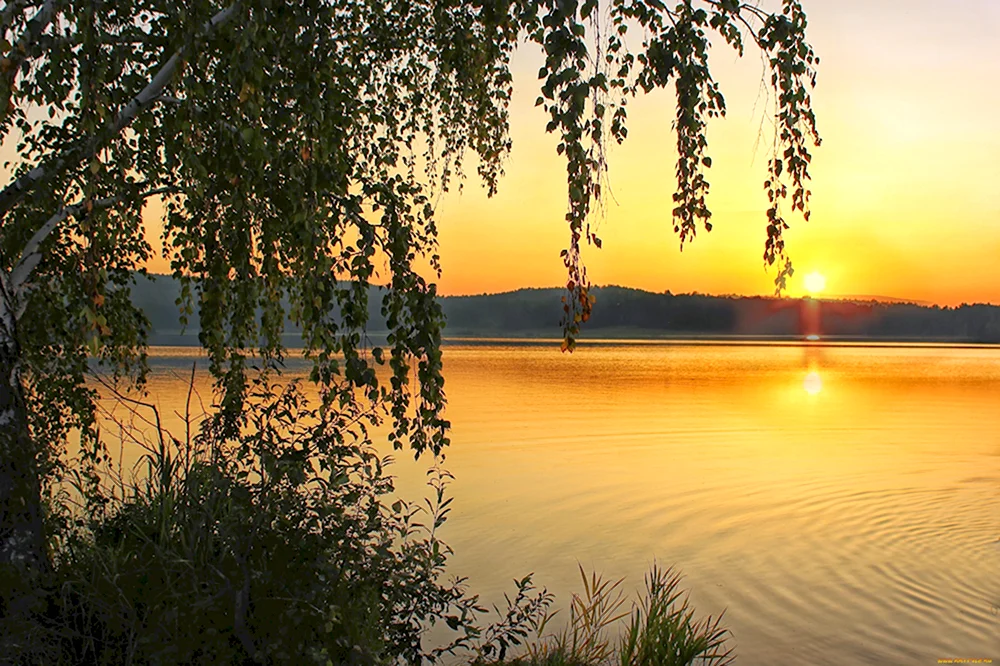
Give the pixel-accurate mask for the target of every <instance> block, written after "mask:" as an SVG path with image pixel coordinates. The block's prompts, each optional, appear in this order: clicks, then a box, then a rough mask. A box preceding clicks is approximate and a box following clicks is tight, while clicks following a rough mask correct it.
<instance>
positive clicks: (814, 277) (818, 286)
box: [804, 271, 826, 294]
mask: <svg viewBox="0 0 1000 666" xmlns="http://www.w3.org/2000/svg"><path fill="white" fill-rule="evenodd" d="M804 281H805V286H806V291H808V292H809V293H810V294H818V293H820V292H821V291H823V290H824V289H825V288H826V278H825V277H823V275H822V274H821V273H817V272H816V271H813V272H812V273H810V274H809V275H807V276H806V277H805V280H804Z"/></svg>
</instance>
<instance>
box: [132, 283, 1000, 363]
mask: <svg viewBox="0 0 1000 666" xmlns="http://www.w3.org/2000/svg"><path fill="white" fill-rule="evenodd" d="M563 293H564V292H563V290H561V289H557V288H546V289H520V290H517V291H512V292H506V293H501V294H484V295H479V296H443V297H440V298H439V300H440V303H441V307H442V310H443V311H444V315H445V318H446V321H447V325H446V327H445V329H444V331H443V334H444V335H443V341H444V343H445V344H449V343H452V344H453V343H455V342H472V343H474V342H477V341H480V340H489V339H494V340H495V339H504V340H532V341H539V342H541V341H544V340H547V339H553V335H554V333H555V332H557V331H558V330H559V327H558V320H559V314H560V312H561V307H560V299H561V297H562V296H563ZM593 293H594V295H595V296H596V298H597V305H596V307H595V308H594V312H593V315H592V317H591V319H590V321H589V322H588V323H587V326H585V327H584V329H583V330H582V331H581V335H580V342H581V343H582V344H587V343H588V342H589V343H591V344H593V343H595V342H598V341H604V340H654V341H669V342H679V341H686V342H693V343H704V342H716V343H736V344H755V343H767V344H772V343H780V342H788V343H795V344H798V343H800V342H802V341H804V340H811V338H810V336H817V337H818V338H819V340H813V341H821V342H823V343H825V344H829V343H835V344H839V343H849V344H856V343H905V344H913V343H935V344H987V345H992V344H996V343H1000V306H996V305H986V304H972V305H960V306H956V307H939V306H927V305H918V304H914V303H900V302H891V303H889V302H880V301H859V300H832V299H812V298H773V297H762V296H707V295H703V294H672V293H670V292H665V293H662V294H656V293H652V292H647V291H642V290H639V289H630V288H625V287H615V286H609V287H597V288H594V289H593ZM382 294H383V291H382V290H381V288H378V287H372V288H371V289H370V293H369V298H368V322H369V327H368V328H369V330H368V336H369V337H370V338H372V339H373V340H375V339H379V338H383V337H384V336H385V335H386V334H387V332H386V330H385V320H384V317H383V316H382V315H381V312H380V309H381V296H382ZM179 295H180V287H179V285H178V283H177V282H176V281H175V280H174V279H173V278H171V277H169V276H162V275H157V276H150V277H144V276H137V280H136V284H135V285H134V287H133V289H132V299H133V302H134V303H135V304H136V305H137V306H138V307H140V308H141V309H142V310H143V311H144V312H145V313H146V316H147V317H148V318H149V323H150V336H149V343H150V344H151V345H153V346H195V345H199V344H200V343H199V340H198V322H197V319H196V318H192V320H191V321H190V323H189V325H188V327H187V328H186V329H181V328H180V326H179V324H178V321H179V310H178V307H177V306H176V305H175V302H176V301H177V299H178V297H179ZM332 316H333V317H334V318H336V317H337V313H335V312H334V313H332ZM282 338H283V340H284V341H285V346H286V347H288V348H294V347H297V346H299V343H300V341H301V337H300V335H299V331H298V330H297V329H296V328H295V326H294V325H293V324H292V323H291V322H286V324H285V332H284V334H283V335H282Z"/></svg>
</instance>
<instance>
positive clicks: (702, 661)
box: [473, 564, 734, 666]
mask: <svg viewBox="0 0 1000 666" xmlns="http://www.w3.org/2000/svg"><path fill="white" fill-rule="evenodd" d="M580 578H581V581H582V584H583V591H582V593H581V594H574V595H573V597H572V599H571V601H570V606H569V620H568V622H567V623H566V625H565V626H564V627H563V628H562V629H560V630H558V631H556V632H553V633H547V630H548V627H549V626H550V624H551V623H552V620H553V618H554V617H555V614H547V615H545V616H543V617H542V618H541V620H540V621H539V622H538V623H537V625H536V626H535V631H536V635H537V637H538V638H537V640H536V641H535V642H533V643H529V644H528V645H527V646H526V648H525V651H524V654H523V655H521V656H517V657H513V658H511V659H505V658H504V657H505V655H504V656H501V657H500V658H499V659H496V660H493V661H490V660H488V659H482V656H481V655H480V659H479V661H478V662H476V661H474V662H473V663H479V664H490V665H492V666H501V665H502V666H725V665H727V664H731V663H733V661H734V656H733V652H732V649H731V648H728V647H727V645H726V638H727V635H728V634H729V632H728V631H727V630H726V629H724V628H723V627H722V624H721V622H722V616H721V615H720V616H719V617H716V618H713V617H711V616H708V617H705V618H703V619H700V620H699V619H697V618H696V614H695V610H694V609H693V608H692V607H691V604H690V601H689V597H688V594H687V593H686V592H685V591H683V590H682V589H681V587H680V582H681V577H680V574H679V573H677V572H676V571H675V570H673V569H671V568H666V569H664V568H661V567H659V566H658V565H656V564H654V565H653V567H652V569H651V570H650V572H649V573H648V574H647V575H646V581H645V582H646V589H645V593H644V595H643V596H642V597H641V598H640V599H639V600H638V601H636V602H633V604H632V606H631V609H630V610H625V603H626V597H625V594H624V592H623V591H622V583H623V581H624V579H618V580H616V581H610V580H606V579H604V578H603V577H602V576H600V575H598V574H595V573H592V574H590V575H589V576H588V575H587V574H586V572H584V570H583V568H582V567H581V569H580ZM623 624H624V626H622V625H623Z"/></svg>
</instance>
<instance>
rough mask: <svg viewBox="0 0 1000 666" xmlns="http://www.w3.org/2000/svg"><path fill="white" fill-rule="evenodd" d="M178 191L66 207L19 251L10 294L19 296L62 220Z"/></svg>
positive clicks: (168, 189)
mask: <svg viewBox="0 0 1000 666" xmlns="http://www.w3.org/2000/svg"><path fill="white" fill-rule="evenodd" d="M178 191H179V190H178V189H177V188H176V187H173V186H167V187H156V188H153V189H151V190H147V191H145V192H142V193H140V194H137V195H135V196H134V197H132V196H129V195H127V194H120V195H118V196H115V197H108V198H106V199H97V200H89V199H88V200H86V201H81V202H80V203H77V204H73V205H72V206H66V207H65V208H63V209H62V210H60V211H59V212H58V213H56V214H55V215H53V216H52V217H50V218H49V219H48V221H47V222H46V223H45V224H43V225H42V227H41V228H40V229H39V230H38V231H36V232H35V234H34V235H33V236H32V237H31V238H30V239H29V240H28V243H27V244H26V245H25V246H24V250H22V251H21V258H20V259H19V260H18V262H17V263H16V264H15V265H14V268H13V269H12V270H11V272H10V289H11V294H12V295H13V296H15V297H17V296H19V295H20V292H21V289H22V287H23V286H24V284H25V283H26V282H27V281H28V278H29V277H31V273H32V272H33V271H34V270H35V268H36V267H37V266H38V263H39V262H40V261H41V260H42V253H41V252H40V247H41V244H42V243H43V242H44V241H45V239H46V238H48V237H49V235H50V234H51V233H52V232H53V231H55V229H56V227H58V226H59V225H60V224H61V223H62V222H63V221H64V220H66V219H67V218H69V217H72V216H75V215H78V214H79V213H80V211H81V210H85V211H86V212H87V213H88V214H89V213H90V212H92V211H94V210H103V209H105V208H110V207H111V206H114V205H115V204H118V203H121V202H122V201H126V200H134V201H138V200H144V199H148V198H149V197H153V196H156V195H158V194H169V193H172V192H178Z"/></svg>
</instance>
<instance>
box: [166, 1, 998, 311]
mask: <svg viewBox="0 0 1000 666" xmlns="http://www.w3.org/2000/svg"><path fill="white" fill-rule="evenodd" d="M761 2H762V5H763V6H764V7H765V8H770V7H773V6H775V4H776V0H761ZM803 4H804V6H805V9H806V12H807V14H808V16H809V21H810V25H809V30H808V35H809V39H810V41H811V42H812V44H813V46H814V47H815V50H816V53H817V54H818V55H819V56H820V58H821V64H820V67H819V80H818V86H817V88H816V89H815V90H814V94H813V105H814V109H815V111H816V114H817V116H818V125H819V131H820V134H821V136H822V139H823V144H822V146H821V147H819V148H816V149H815V150H814V151H813V163H812V168H811V172H812V176H813V181H812V188H811V189H812V192H813V196H812V206H811V207H812V216H811V220H810V221H809V222H808V223H807V222H805V221H804V220H802V219H801V217H798V216H795V215H792V214H790V213H789V214H788V215H787V218H788V220H789V221H790V223H791V224H792V229H791V230H789V231H788V232H786V240H787V250H788V252H789V255H790V256H791V258H792V260H793V262H794V265H795V268H796V274H795V276H794V277H793V278H792V279H791V280H790V282H789V289H788V292H787V293H788V295H791V296H798V295H802V294H803V293H804V286H805V279H804V278H805V276H807V275H815V274H819V275H822V276H823V277H824V278H825V283H826V288H825V291H824V292H823V294H824V295H825V296H830V297H838V296H840V297H853V296H864V297H868V296H873V297H883V298H891V299H906V300H913V301H917V302H922V303H937V304H940V305H958V304H961V303H964V302H967V303H976V302H989V303H995V304H1000V85H998V83H1000V0H952V1H951V2H941V1H940V0H803ZM541 63H542V56H541V55H540V53H539V52H538V50H537V48H536V47H523V48H521V49H520V50H519V51H518V52H517V53H516V54H515V57H514V59H513V63H512V66H513V70H514V87H515V92H514V99H513V101H512V107H511V125H510V131H511V138H512V140H513V151H512V153H511V154H510V156H509V158H508V160H507V162H506V165H505V171H506V176H505V177H504V179H503V180H502V182H501V184H500V192H499V194H498V195H497V196H495V197H493V198H492V199H489V198H487V196H486V193H485V190H483V189H482V188H481V187H480V185H479V183H478V181H477V179H476V177H475V168H474V165H471V164H470V165H469V169H468V171H469V172H470V174H471V175H470V177H469V179H468V180H467V181H466V183H465V186H464V188H463V189H462V191H461V192H458V191H453V192H451V193H449V194H447V195H446V196H444V197H443V198H442V199H441V200H440V201H439V204H438V207H437V217H438V226H439V230H440V245H441V247H440V254H441V257H442V263H443V267H444V273H443V275H442V276H441V278H440V279H438V280H437V281H438V286H439V293H442V294H446V295H458V294H479V293H494V292H502V291H510V290H513V289H518V288H521V287H549V286H558V285H562V284H565V282H566V274H565V269H564V267H563V264H562V261H561V259H560V256H559V253H560V251H561V250H562V249H563V248H564V247H566V246H567V242H568V235H569V232H568V229H567V226H566V223H565V219H564V215H565V210H566V208H565V207H566V181H565V173H566V171H565V163H564V161H563V159H562V158H561V157H560V156H558V155H557V154H556V151H555V147H556V143H557V138H556V136H555V135H554V134H546V133H545V132H544V127H545V124H546V122H547V121H548V118H547V116H546V115H545V112H544V111H543V110H542V108H541V107H535V106H534V100H535V98H536V97H537V95H538V85H539V82H538V80H537V72H538V68H539V66H540V65H541ZM711 68H712V71H713V74H714V76H715V78H716V79H717V80H718V81H719V83H720V86H721V88H722V91H723V93H724V94H725V96H726V101H727V105H728V109H729V113H728V115H727V117H726V118H724V119H720V120H714V121H712V122H711V123H710V125H709V131H708V140H709V148H708V154H709V155H710V156H711V157H712V159H713V166H712V168H711V169H710V170H709V171H708V172H707V178H708V180H709V181H710V182H711V184H712V189H711V194H710V197H709V200H708V203H709V207H710V208H711V210H712V211H713V217H712V223H713V230H712V232H711V233H705V232H704V231H700V232H699V234H698V236H697V238H696V239H695V240H694V241H693V242H691V243H688V244H686V246H685V248H684V250H683V252H681V251H680V250H679V242H678V239H677V238H676V236H675V235H674V233H673V224H672V222H671V215H670V211H671V209H672V207H673V203H672V200H671V195H672V194H673V192H674V190H675V180H674V175H673V174H674V161H675V150H674V147H673V146H674V137H673V135H672V133H671V130H670V123H671V120H672V118H673V116H674V96H673V93H672V90H670V91H658V92H656V93H654V94H651V95H648V96H646V97H642V98H639V99H636V100H633V101H631V102H630V104H629V137H628V139H627V140H626V142H625V144H624V145H621V146H617V145H616V146H613V147H612V150H611V152H610V174H609V177H610V184H611V191H612V193H613V200H609V202H608V206H607V211H606V215H605V216H604V217H602V218H601V219H600V220H599V226H598V232H599V234H600V236H601V238H602V240H603V249H601V250H597V249H596V248H588V249H587V251H586V252H585V255H584V262H585V264H586V266H587V268H588V274H589V277H590V279H591V282H592V283H593V284H596V285H608V284H616V285H622V286H628V287H635V288H639V289H645V290H649V291H655V292H663V291H667V290H670V291H672V292H674V293H687V292H701V293H708V294H741V295H756V294H772V293H773V291H774V286H773V281H774V273H773V270H772V271H771V272H768V271H766V270H765V267H764V264H763V260H762V254H763V246H764V240H765V237H766V231H765V228H766V222H765V210H766V209H767V207H768V206H767V198H766V195H765V193H764V191H763V189H762V185H763V181H764V179H765V175H766V165H767V159H768V153H767V146H768V144H769V142H770V139H769V138H768V136H767V133H766V132H767V127H768V122H769V120H770V114H771V112H772V111H771V109H772V108H773V107H772V105H771V104H770V103H769V102H768V98H767V97H766V95H765V94H764V93H763V92H762V86H761V81H762V74H763V72H764V69H763V64H762V62H761V59H760V56H759V54H758V53H757V52H755V51H754V50H753V49H751V48H748V49H747V55H746V56H744V58H742V59H740V58H738V57H737V56H736V54H735V53H734V52H733V51H732V50H730V49H728V48H727V47H725V46H724V45H719V46H717V47H716V48H714V49H713V53H712V61H711ZM762 126H763V127H764V130H765V134H764V139H763V140H759V137H760V136H761V128H762ZM758 144H759V145H758ZM154 225H155V223H154ZM149 267H150V269H151V270H154V271H158V272H167V270H168V267H167V263H166V262H164V261H162V260H160V261H153V262H151V263H150V265H149Z"/></svg>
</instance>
